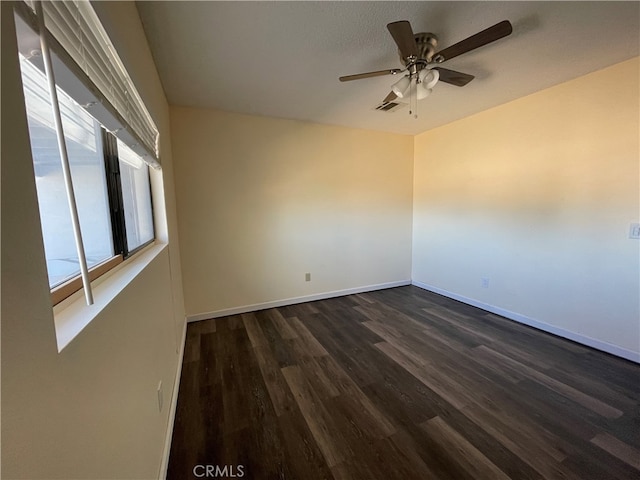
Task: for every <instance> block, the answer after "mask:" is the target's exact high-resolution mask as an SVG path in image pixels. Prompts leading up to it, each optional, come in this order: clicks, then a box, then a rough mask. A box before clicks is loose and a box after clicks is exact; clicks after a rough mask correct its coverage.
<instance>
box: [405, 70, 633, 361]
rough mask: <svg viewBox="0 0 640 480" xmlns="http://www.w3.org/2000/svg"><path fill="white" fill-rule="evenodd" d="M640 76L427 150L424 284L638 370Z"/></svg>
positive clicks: (420, 205)
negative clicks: (592, 346)
mask: <svg viewBox="0 0 640 480" xmlns="http://www.w3.org/2000/svg"><path fill="white" fill-rule="evenodd" d="M638 71H639V65H638V58H635V59H632V60H629V61H626V62H623V63H620V64H618V65H615V66H612V67H610V68H607V69H605V70H601V71H598V72H595V73H592V74H590V75H587V76H584V77H581V78H578V79H576V80H573V81H570V82H567V83H564V84H561V85H558V86H556V87H553V88H550V89H548V90H544V91H541V92H539V93H536V94H533V95H530V96H528V97H525V98H522V99H519V100H516V101H514V102H511V103H508V104H505V105H502V106H500V107H497V108H493V109H491V110H488V111H485V112H482V113H480V114H477V115H475V116H472V117H469V118H466V119H463V120H460V121H457V122H455V123H452V124H449V125H446V126H444V127H441V128H438V129H435V130H432V131H429V132H426V133H424V134H422V135H419V136H417V137H416V138H415V170H414V171H415V173H414V175H415V176H414V223H413V280H414V281H417V282H421V283H424V284H427V285H430V286H433V287H436V288H438V289H442V290H445V291H448V292H453V293H455V294H457V295H459V296H462V297H465V298H467V299H472V300H474V301H477V302H481V303H484V304H487V305H491V306H495V307H499V308H500V309H504V310H507V311H511V312H514V313H516V314H518V315H520V316H524V317H526V318H527V319H532V320H535V321H538V322H543V323H546V324H549V325H551V326H553V327H554V328H556V329H560V330H563V331H568V332H573V333H575V334H577V335H579V336H582V337H586V338H591V339H595V340H596V341H598V342H605V343H607V344H610V345H613V346H615V347H616V348H618V347H619V348H621V349H624V350H625V351H627V352H632V353H633V352H635V355H636V357H637V355H638V352H640V345H639V344H640V331H639V328H640V327H639V323H640V322H639V321H638V319H639V318H640V313H639V311H638V309H639V292H640V289H639V281H640V280H639V278H640V269H639V261H640V258H639V247H640V243H639V242H638V240H631V239H629V238H628V234H629V224H630V222H638V221H639V218H640V213H639V208H640V207H639V200H640V199H639V191H640V190H639V185H638V182H639V161H640V160H639V159H640V153H639V146H638V144H639V131H640V127H639V123H638V122H639V117H640V115H639V92H640V88H639V84H638ZM481 277H488V278H489V288H488V289H487V288H481Z"/></svg>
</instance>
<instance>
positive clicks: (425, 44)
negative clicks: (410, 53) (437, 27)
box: [398, 32, 438, 69]
mask: <svg viewBox="0 0 640 480" xmlns="http://www.w3.org/2000/svg"><path fill="white" fill-rule="evenodd" d="M413 38H414V39H415V41H416V46H417V47H418V58H417V59H416V60H414V63H415V62H418V63H421V64H423V66H422V68H424V66H426V63H430V62H431V61H432V59H433V55H434V54H435V51H436V46H437V45H438V37H437V36H436V35H435V34H433V33H427V32H422V33H416V34H415V35H414V36H413ZM398 54H399V55H400V61H401V62H402V64H403V65H404V66H405V67H406V66H408V64H409V63H410V62H409V61H408V59H407V58H404V57H403V56H402V54H401V53H400V52H399V51H398ZM420 60H422V61H420ZM419 69H421V68H419Z"/></svg>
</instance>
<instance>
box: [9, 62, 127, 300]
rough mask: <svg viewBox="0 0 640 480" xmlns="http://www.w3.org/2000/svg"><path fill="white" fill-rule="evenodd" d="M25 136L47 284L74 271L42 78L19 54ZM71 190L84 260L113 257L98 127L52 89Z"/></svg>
mask: <svg viewBox="0 0 640 480" xmlns="http://www.w3.org/2000/svg"><path fill="white" fill-rule="evenodd" d="M21 68H22V81H23V86H24V93H25V103H26V109H27V118H28V122H29V136H30V138H31V150H32V155H33V165H34V170H35V175H36V188H37V192H38V205H39V208H40V221H41V223H42V235H43V239H44V247H45V255H46V259H47V269H48V272H49V285H50V286H52V287H53V286H55V285H57V284H59V283H62V282H63V281H64V280H65V279H68V278H70V277H73V276H76V275H78V274H79V273H80V266H79V265H80V264H79V262H78V256H77V253H76V246H75V241H74V238H73V227H72V222H71V213H70V211H69V206H68V201H67V194H66V191H65V186H64V178H63V174H62V164H61V160H60V154H59V150H58V142H57V138H56V132H55V127H54V123H53V112H52V109H51V101H50V98H49V91H48V86H47V80H46V77H45V76H44V74H43V73H42V72H40V70H38V69H37V68H36V67H34V66H33V65H32V64H31V63H30V62H29V61H28V60H26V59H24V58H21ZM58 100H59V103H60V111H61V114H62V124H63V129H64V132H65V139H66V144H67V151H68V156H69V163H70V165H71V177H72V180H73V189H74V193H75V195H76V205H77V209H78V217H79V219H80V229H81V232H82V239H83V244H84V249H85V255H86V258H87V266H88V267H89V268H91V267H92V266H94V265H96V264H98V263H100V262H102V261H104V260H106V259H107V258H110V257H112V256H113V254H114V253H113V240H112V234H111V220H110V214H109V201H108V197H107V186H106V176H105V171H104V168H105V167H104V157H103V153H102V144H101V133H100V125H99V124H98V123H97V122H96V121H95V120H94V119H93V117H91V115H89V114H88V113H87V112H86V111H85V110H84V109H83V108H82V107H80V105H78V104H77V103H76V102H75V101H74V100H73V99H71V97H69V96H68V95H67V94H65V93H64V92H63V91H62V90H60V89H58Z"/></svg>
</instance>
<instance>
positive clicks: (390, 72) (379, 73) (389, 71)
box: [339, 68, 402, 82]
mask: <svg viewBox="0 0 640 480" xmlns="http://www.w3.org/2000/svg"><path fill="white" fill-rule="evenodd" d="M401 71H402V70H400V69H399V68H388V69H386V70H377V71H375V72H366V73H357V74H355V75H345V76H344V77H340V78H339V80H340V81H341V82H349V81H351V80H360V79H361V78H371V77H380V76H382V75H395V74H397V73H400V72H401Z"/></svg>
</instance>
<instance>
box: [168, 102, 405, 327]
mask: <svg viewBox="0 0 640 480" xmlns="http://www.w3.org/2000/svg"><path fill="white" fill-rule="evenodd" d="M171 133H172V142H173V148H174V155H175V157H176V159H177V161H176V165H175V169H176V191H177V199H178V221H179V228H180V242H181V249H182V250H181V253H182V262H183V263H182V265H183V275H184V288H185V304H186V310H187V314H188V315H195V314H202V313H207V312H217V311H220V310H224V309H229V308H235V307H244V306H248V305H254V304H260V303H264V302H272V301H278V300H284V299H289V298H296V297H304V296H308V295H314V294H320V293H326V292H332V291H338V290H345V289H351V288H358V287H366V286H369V285H378V284H384V283H388V282H397V281H406V280H410V277H411V203H412V200H411V199H412V171H413V139H412V137H409V136H403V135H395V134H385V133H379V132H372V131H366V130H356V129H349V128H344V127H333V126H325V125H317V124H311V123H303V122H296V121H290V120H277V119H269V118H264V117H253V116H246V115H237V114H230V113H223V112H217V111H213V110H204V109H193V108H179V107H171ZM306 272H310V273H311V282H305V273H306Z"/></svg>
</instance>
